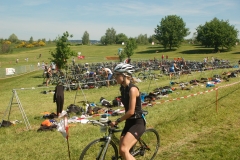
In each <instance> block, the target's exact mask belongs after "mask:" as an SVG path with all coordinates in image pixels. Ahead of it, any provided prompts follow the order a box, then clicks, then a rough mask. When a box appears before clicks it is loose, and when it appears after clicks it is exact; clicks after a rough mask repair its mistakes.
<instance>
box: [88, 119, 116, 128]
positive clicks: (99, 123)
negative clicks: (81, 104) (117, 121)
mask: <svg viewBox="0 0 240 160" xmlns="http://www.w3.org/2000/svg"><path fill="white" fill-rule="evenodd" d="M111 122H112V121H111V120H108V121H107V122H105V123H102V122H99V120H89V121H88V123H92V124H93V125H99V126H109V125H110V123H111ZM113 128H115V129H117V128H118V126H117V125H115V126H114V127H113Z"/></svg>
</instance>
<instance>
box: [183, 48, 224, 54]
mask: <svg viewBox="0 0 240 160" xmlns="http://www.w3.org/2000/svg"><path fill="white" fill-rule="evenodd" d="M225 52H227V51H220V52H216V51H214V50H213V49H210V48H204V49H192V50H185V51H181V52H179V53H182V54H221V53H225Z"/></svg>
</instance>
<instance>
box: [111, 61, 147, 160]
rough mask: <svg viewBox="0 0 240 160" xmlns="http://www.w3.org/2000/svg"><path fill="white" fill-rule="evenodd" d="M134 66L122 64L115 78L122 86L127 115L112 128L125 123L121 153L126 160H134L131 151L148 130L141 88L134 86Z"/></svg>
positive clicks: (117, 68) (116, 68)
mask: <svg viewBox="0 0 240 160" xmlns="http://www.w3.org/2000/svg"><path fill="white" fill-rule="evenodd" d="M134 71H135V69H134V66H132V65H130V64H125V63H121V64H118V65H117V66H116V67H115V69H114V77H115V79H116V81H117V83H118V84H120V92H121V101H122V103H123V105H124V108H125V114H124V115H123V116H122V117H121V118H118V119H117V120H116V121H115V122H112V123H111V126H112V127H113V126H115V125H118V124H119V123H120V122H122V121H125V126H124V128H123V131H122V133H121V137H120V144H119V153H120V155H121V156H122V157H123V159H126V160H134V159H135V158H134V157H133V156H132V155H131V154H130V152H129V150H130V149H131V148H132V146H133V145H134V144H135V143H136V142H137V140H138V139H139V138H140V137H141V135H142V134H143V133H144V131H145V130H146V122H145V119H144V116H143V114H142V105H141V96H140V91H139V88H138V87H137V86H136V85H134V84H133V83H134V81H133V78H132V74H133V72H134Z"/></svg>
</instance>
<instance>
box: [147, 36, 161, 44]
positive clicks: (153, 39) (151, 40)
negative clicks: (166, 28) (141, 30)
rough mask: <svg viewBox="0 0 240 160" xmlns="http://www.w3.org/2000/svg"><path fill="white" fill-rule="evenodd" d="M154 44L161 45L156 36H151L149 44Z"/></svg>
mask: <svg viewBox="0 0 240 160" xmlns="http://www.w3.org/2000/svg"><path fill="white" fill-rule="evenodd" d="M152 42H154V43H155V44H156V43H159V42H158V40H157V39H156V38H155V35H151V36H149V37H148V43H152Z"/></svg>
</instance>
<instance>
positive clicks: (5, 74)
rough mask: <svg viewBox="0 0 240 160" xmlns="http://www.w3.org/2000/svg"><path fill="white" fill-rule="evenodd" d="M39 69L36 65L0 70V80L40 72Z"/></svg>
mask: <svg viewBox="0 0 240 160" xmlns="http://www.w3.org/2000/svg"><path fill="white" fill-rule="evenodd" d="M41 69H42V68H41V67H37V66H36V65H31V64H30V65H23V66H17V67H12V68H0V78H9V77H15V76H18V75H21V74H24V73H29V72H33V71H37V70H41Z"/></svg>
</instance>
